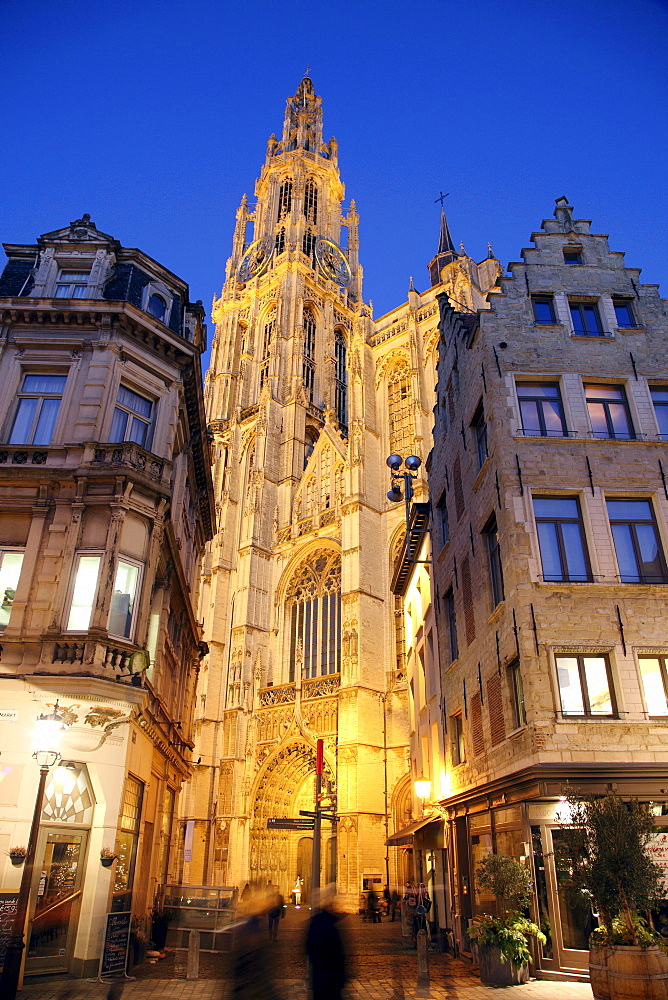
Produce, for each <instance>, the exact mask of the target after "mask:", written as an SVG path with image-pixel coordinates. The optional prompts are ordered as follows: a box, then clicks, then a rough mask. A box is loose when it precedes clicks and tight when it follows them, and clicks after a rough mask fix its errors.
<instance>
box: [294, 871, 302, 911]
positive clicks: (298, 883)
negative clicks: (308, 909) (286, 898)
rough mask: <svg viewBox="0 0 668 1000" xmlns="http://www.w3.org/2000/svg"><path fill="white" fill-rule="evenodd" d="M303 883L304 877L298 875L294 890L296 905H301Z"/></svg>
mask: <svg viewBox="0 0 668 1000" xmlns="http://www.w3.org/2000/svg"><path fill="white" fill-rule="evenodd" d="M303 885H304V879H303V878H302V877H301V875H298V876H297V879H296V881H295V884H294V888H293V890H292V895H293V898H294V901H295V906H301V902H302V886H303Z"/></svg>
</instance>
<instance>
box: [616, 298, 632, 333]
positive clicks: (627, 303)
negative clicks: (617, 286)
mask: <svg viewBox="0 0 668 1000" xmlns="http://www.w3.org/2000/svg"><path fill="white" fill-rule="evenodd" d="M612 305H613V308H614V310H615V316H616V318H617V326H635V325H636V320H635V316H634V314H633V306H632V305H631V300H630V299H617V298H613V300H612Z"/></svg>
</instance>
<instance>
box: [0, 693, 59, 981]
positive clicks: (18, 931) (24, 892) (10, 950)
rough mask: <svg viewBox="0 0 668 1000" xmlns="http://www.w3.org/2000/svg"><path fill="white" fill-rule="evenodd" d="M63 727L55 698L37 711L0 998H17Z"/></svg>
mask: <svg viewBox="0 0 668 1000" xmlns="http://www.w3.org/2000/svg"><path fill="white" fill-rule="evenodd" d="M65 728H66V725H65V720H64V718H63V716H62V715H61V714H60V712H59V711H58V701H57V700H56V704H55V705H54V706H53V712H49V713H48V715H44V714H40V715H38V716H37V719H36V722H35V732H34V735H33V750H34V752H33V757H34V758H35V760H36V761H37V763H38V764H39V784H38V786H37V797H36V799H35V810H34V812H33V817H32V824H31V826H30V836H29V838H28V850H27V853H26V859H25V864H24V866H23V874H22V876H21V887H20V889H19V896H18V899H17V901H16V915H15V917H14V924H13V927H12V935H11V937H10V939H9V942H8V944H7V952H6V954H5V964H4V968H3V970H2V977H1V978H0V996H2V998H3V1000H16V991H17V989H18V984H19V979H20V977H21V962H22V959H23V950H24V948H25V941H24V935H25V930H26V919H27V916H28V904H29V901H30V887H31V883H32V876H33V871H34V867H35V851H36V849H37V837H38V835H39V823H40V819H41V816H42V801H43V799H44V789H45V787H46V777H47V775H48V773H49V768H51V767H53V765H54V764H55V763H56V762H57V761H59V760H60V753H59V752H58V749H57V746H58V738H59V736H60V732H61V730H63V729H65Z"/></svg>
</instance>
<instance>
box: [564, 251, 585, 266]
mask: <svg viewBox="0 0 668 1000" xmlns="http://www.w3.org/2000/svg"><path fill="white" fill-rule="evenodd" d="M581 263H582V247H564V264H581Z"/></svg>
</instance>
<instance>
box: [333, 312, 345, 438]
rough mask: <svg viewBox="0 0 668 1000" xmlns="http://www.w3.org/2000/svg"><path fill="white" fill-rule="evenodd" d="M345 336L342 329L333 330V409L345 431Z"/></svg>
mask: <svg viewBox="0 0 668 1000" xmlns="http://www.w3.org/2000/svg"><path fill="white" fill-rule="evenodd" d="M347 356H348V352H347V349H346V338H345V335H344V333H343V330H340V329H337V330H335V332H334V357H335V359H336V368H335V373H334V404H335V405H334V409H335V411H336V419H337V420H338V422H339V426H340V427H341V429H342V430H343V431H344V432H345V431H347V429H348V368H347Z"/></svg>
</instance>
